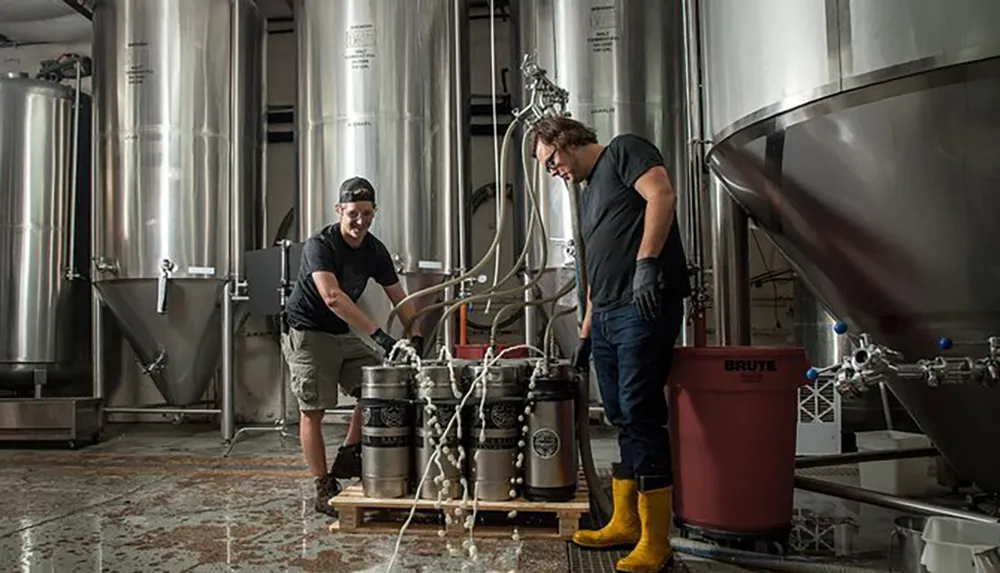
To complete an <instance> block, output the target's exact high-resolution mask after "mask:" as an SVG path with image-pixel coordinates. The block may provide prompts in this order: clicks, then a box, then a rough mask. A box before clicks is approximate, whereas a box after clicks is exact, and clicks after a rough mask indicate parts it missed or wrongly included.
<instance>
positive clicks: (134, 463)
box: [0, 425, 896, 573]
mask: <svg viewBox="0 0 1000 573" xmlns="http://www.w3.org/2000/svg"><path fill="white" fill-rule="evenodd" d="M599 434H600V435H599V436H598V438H597V439H596V440H595V446H594V449H595V457H596V458H597V461H598V462H599V464H601V465H603V466H604V467H607V464H608V463H609V462H610V461H612V460H613V459H614V457H615V451H616V448H615V446H614V441H613V439H611V438H610V437H609V436H608V435H607V433H606V432H605V433H600V432H599ZM107 435H108V437H107V438H106V440H105V441H104V442H102V443H100V444H98V445H95V446H91V447H88V448H85V449H82V450H80V451H66V450H63V449H59V448H54V447H49V448H34V449H25V448H23V447H22V448H18V447H10V446H8V447H5V448H3V449H0V468H2V470H0V490H2V491H4V492H6V495H3V496H2V497H0V570H2V571H5V572H6V571H14V572H24V573H29V572H30V573H35V572H43V571H44V572H58V573H64V572H77V571H80V572H84V571H86V572H96V571H108V572H112V571H116V572H133V571H135V572H140V571H141V572H144V573H159V572H171V573H175V572H198V573H208V572H215V571H240V572H250V571H261V572H264V571H267V572H275V571H284V572H290V573H292V572H295V573H298V572H314V571H317V572H318V571H323V572H331V571H332V572H338V573H340V572H344V573H348V572H366V573H367V572H370V573H383V572H384V571H385V568H386V565H387V563H388V560H389V558H390V556H391V555H392V553H393V550H394V547H395V543H396V537H395V536H392V535H384V536H372V535H348V534H343V533H336V534H331V533H329V532H328V531H327V525H328V519H326V518H324V517H323V516H321V515H318V514H316V513H315V512H314V511H313V509H312V495H313V484H312V480H311V479H310V477H309V475H308V472H307V471H306V469H305V466H304V464H303V462H302V461H301V457H300V455H299V452H298V449H297V443H295V442H286V443H285V444H282V443H281V442H280V440H279V439H278V437H277V435H276V434H273V433H268V434H259V435H255V436H252V437H249V438H247V439H244V440H242V441H240V442H239V443H238V444H237V445H236V447H235V449H234V451H233V453H232V455H231V456H230V457H229V458H222V457H221V455H220V454H221V452H222V448H221V446H220V442H219V435H218V432H217V431H215V430H213V429H210V428H199V427H191V426H173V425H151V426H136V425H127V426H118V427H111V428H109V431H108V433H107ZM341 436H342V434H341V433H340V429H339V428H338V427H330V428H329V436H328V440H329V441H328V443H329V444H339V443H340V440H341ZM60 447H61V446H60ZM817 474H818V475H824V474H825V476H826V477H828V478H829V479H835V480H841V481H847V482H851V481H854V482H856V478H857V472H856V470H854V469H852V468H835V469H833V470H816V471H814V472H813V475H817ZM796 503H797V506H798V509H797V517H796V529H795V533H793V540H792V543H793V548H794V549H796V551H797V552H799V553H803V554H810V555H815V556H819V557H823V558H834V557H838V558H846V559H848V560H850V561H852V562H859V556H860V557H865V556H867V557H870V559H866V560H865V561H866V562H867V563H869V564H872V565H875V566H878V565H879V562H880V561H882V560H883V557H884V552H885V547H886V544H887V543H888V538H889V533H890V531H891V521H892V519H893V517H894V516H895V515H896V514H894V513H893V512H887V511H883V510H879V509H877V508H872V507H868V506H859V505H858V504H849V503H844V502H840V501H837V500H833V499H831V498H825V497H823V496H814V495H810V494H804V493H799V494H797V500H796ZM478 547H479V550H480V554H481V559H480V560H479V562H478V563H476V564H471V563H468V562H466V561H465V560H464V559H463V557H462V555H461V554H459V556H457V557H454V556H451V555H450V554H449V551H448V548H447V547H446V545H445V542H444V541H443V540H439V539H436V538H427V537H421V538H414V537H412V536H408V537H406V538H404V539H403V541H402V544H401V548H400V551H399V563H400V565H401V568H400V569H398V571H406V572H424V571H426V572H440V573H447V572H450V571H456V572H457V571H463V572H465V573H473V572H477V571H483V572H486V571H497V572H500V573H505V572H507V571H512V570H517V571H529V572H531V573H550V572H551V573H556V572H560V573H561V572H565V571H570V566H571V565H570V564H571V563H573V570H574V571H594V572H597V571H606V570H608V569H607V566H608V565H610V564H611V563H612V562H613V558H614V555H605V556H602V555H601V554H597V556H596V557H595V556H594V555H584V556H583V557H582V558H581V555H580V554H579V552H576V553H574V551H575V550H570V549H569V547H568V546H567V544H565V543H563V542H559V541H525V542H523V546H522V547H521V552H520V555H519V556H517V555H516V553H515V549H516V547H517V545H516V544H515V542H514V541H512V540H509V539H500V540H481V541H479V542H478ZM581 559H582V560H581ZM684 561H685V565H686V568H687V570H689V571H692V572H700V571H742V569H739V568H736V567H733V566H727V565H719V564H716V563H713V562H702V561H698V560H696V559H693V558H685V560H684ZM602 563H603V564H602Z"/></svg>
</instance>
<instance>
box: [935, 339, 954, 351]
mask: <svg viewBox="0 0 1000 573" xmlns="http://www.w3.org/2000/svg"><path fill="white" fill-rule="evenodd" d="M951 346H952V341H951V339H950V338H947V337H945V338H941V339H939V340H938V348H940V349H941V350H949V349H951Z"/></svg>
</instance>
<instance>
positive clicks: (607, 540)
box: [573, 478, 642, 549]
mask: <svg viewBox="0 0 1000 573" xmlns="http://www.w3.org/2000/svg"><path fill="white" fill-rule="evenodd" d="M611 491H612V496H613V497H614V513H613V514H612V515H611V521H609V522H608V524H607V525H605V526H604V527H602V528H601V529H598V530H597V531H588V530H585V529H581V530H580V531H577V532H576V533H574V534H573V543H576V544H577V545H579V546H580V547H586V548H587V549H611V548H613V547H632V546H634V545H635V544H636V543H637V542H638V541H639V535H640V534H641V533H642V526H641V525H640V521H639V512H638V502H639V483H638V482H637V481H635V480H634V479H618V478H614V479H612V480H611Z"/></svg>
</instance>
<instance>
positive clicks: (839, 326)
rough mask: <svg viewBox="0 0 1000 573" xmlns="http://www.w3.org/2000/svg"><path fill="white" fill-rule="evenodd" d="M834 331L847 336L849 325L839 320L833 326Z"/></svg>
mask: <svg viewBox="0 0 1000 573" xmlns="http://www.w3.org/2000/svg"><path fill="white" fill-rule="evenodd" d="M833 331H834V332H836V333H837V334H847V323H846V322H844V321H843V320H838V321H837V322H835V323H834V325H833Z"/></svg>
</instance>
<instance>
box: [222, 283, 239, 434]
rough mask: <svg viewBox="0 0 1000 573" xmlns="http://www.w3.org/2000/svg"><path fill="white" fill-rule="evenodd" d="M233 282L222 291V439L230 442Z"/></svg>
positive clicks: (233, 422)
mask: <svg viewBox="0 0 1000 573" xmlns="http://www.w3.org/2000/svg"><path fill="white" fill-rule="evenodd" d="M233 330H234V328H233V282H232V281H229V282H227V283H226V287H225V289H223V292H222V404H221V410H222V412H221V414H222V416H221V417H222V419H221V421H220V424H219V425H220V426H221V428H222V441H223V442H226V443H228V442H230V441H232V439H233V436H235V435H236V415H235V414H236V412H235V409H234V407H233V393H234V391H235V385H234V380H233V378H234V376H233V373H234V372H233V354H234V351H235V348H234V344H233V342H234V341H233Z"/></svg>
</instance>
